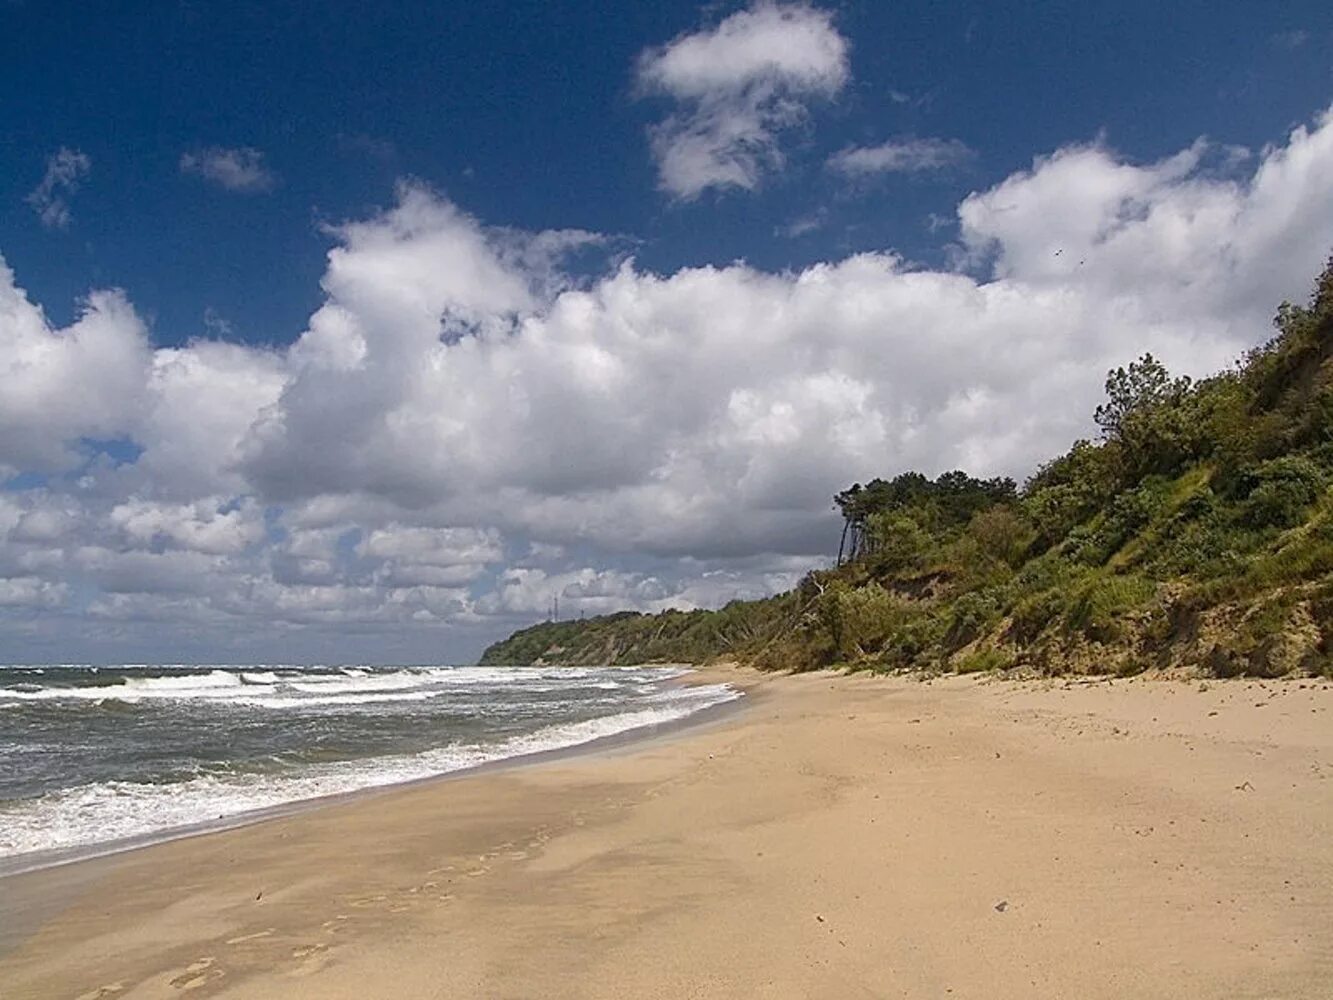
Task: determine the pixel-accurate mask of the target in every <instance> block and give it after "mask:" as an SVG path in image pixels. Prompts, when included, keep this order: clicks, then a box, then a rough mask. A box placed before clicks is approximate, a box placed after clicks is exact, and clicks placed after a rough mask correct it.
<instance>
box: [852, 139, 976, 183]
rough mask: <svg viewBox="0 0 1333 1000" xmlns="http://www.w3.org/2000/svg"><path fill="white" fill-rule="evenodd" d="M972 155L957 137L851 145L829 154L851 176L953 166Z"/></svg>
mask: <svg viewBox="0 0 1333 1000" xmlns="http://www.w3.org/2000/svg"><path fill="white" fill-rule="evenodd" d="M972 155H973V153H972V150H970V149H968V148H967V146H966V145H964V144H963V143H961V142H959V141H958V140H957V139H896V140H890V141H888V142H883V143H880V144H879V145H878V146H848V147H847V148H846V149H843V150H841V151H840V152H837V153H835V154H833V156H831V157H829V161H828V165H829V167H830V168H831V169H833V170H836V171H837V172H838V173H841V174H846V175H847V176H849V177H867V176H871V175H874V174H891V173H899V174H913V173H921V172H923V171H927V170H941V169H943V168H945V167H952V166H955V165H957V164H959V163H963V162H965V161H966V160H968V159H970V158H971V157H972Z"/></svg>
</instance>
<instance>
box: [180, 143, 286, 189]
mask: <svg viewBox="0 0 1333 1000" xmlns="http://www.w3.org/2000/svg"><path fill="white" fill-rule="evenodd" d="M180 169H181V173H183V174H194V175H195V176H197V177H202V178H203V179H204V180H206V181H208V182H209V183H211V184H216V185H217V186H218V187H220V188H222V189H224V190H226V191H235V192H237V193H239V194H259V193H262V192H264V191H272V190H273V188H274V187H276V186H277V183H278V178H277V175H276V174H274V173H273V171H272V170H270V169H269V167H268V164H267V163H266V162H265V158H264V154H263V152H262V151H260V150H258V149H255V148H254V147H253V146H237V147H227V146H209V147H207V148H204V149H197V150H193V151H192V152H187V153H182V154H181V159H180Z"/></svg>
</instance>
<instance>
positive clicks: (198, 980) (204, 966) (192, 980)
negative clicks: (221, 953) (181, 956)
mask: <svg viewBox="0 0 1333 1000" xmlns="http://www.w3.org/2000/svg"><path fill="white" fill-rule="evenodd" d="M214 961H215V959H214V958H213V956H212V955H208V956H206V957H205V958H201V959H198V960H197V961H194V962H191V963H190V964H189V965H187V966H186V967H185V971H184V972H182V973H181V974H180V975H179V976H177V977H176V978H175V979H172V980H171V985H172V986H174V987H176V989H178V990H194V989H198V988H199V987H200V986H203V985H204V984H205V983H210V982H212V981H213V980H215V979H220V978H222V975H223V973H222V970H221V969H219V968H218V967H217V966H216V965H214V964H213V963H214Z"/></svg>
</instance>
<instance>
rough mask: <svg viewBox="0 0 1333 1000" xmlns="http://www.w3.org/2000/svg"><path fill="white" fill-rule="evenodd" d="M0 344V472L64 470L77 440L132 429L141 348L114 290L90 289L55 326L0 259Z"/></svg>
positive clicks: (136, 324) (136, 323) (134, 320)
mask: <svg viewBox="0 0 1333 1000" xmlns="http://www.w3.org/2000/svg"><path fill="white" fill-rule="evenodd" d="M0 346H2V347H3V352H2V353H0V473H3V471H4V470H5V469H6V468H8V469H10V470H27V471H43V472H45V471H50V470H55V469H62V468H69V467H71V466H72V465H74V464H76V463H77V462H78V460H79V458H78V454H77V451H76V447H75V446H76V445H77V443H78V440H79V439H80V438H83V437H94V438H115V437H118V436H121V435H124V434H126V433H128V432H129V431H130V430H132V429H133V428H134V427H135V425H136V420H137V416H138V411H139V402H138V400H139V390H140V389H141V388H142V385H143V373H144V370H145V365H146V364H147V363H148V359H149V350H148V341H147V333H146V330H145V328H144V325H143V323H142V321H141V320H140V319H139V318H138V316H137V315H135V312H134V310H133V308H132V307H131V306H130V305H129V303H128V302H127V301H126V299H125V297H124V295H122V294H121V293H120V292H116V291H104V292H94V293H93V294H92V295H90V296H89V297H88V300H87V302H86V303H85V304H84V307H83V311H82V314H81V315H80V316H79V318H78V319H77V320H76V321H75V322H74V323H73V324H72V325H71V326H69V327H68V328H66V329H63V330H55V329H52V328H51V326H50V325H49V324H48V323H47V321H46V317H45V316H44V315H43V314H42V311H41V310H40V309H39V308H37V307H36V306H35V305H33V304H32V303H31V302H30V301H29V300H28V297H27V296H26V295H25V294H24V292H23V290H22V289H20V288H18V287H17V286H16V285H15V283H14V275H13V272H12V271H10V269H9V268H8V266H7V265H6V264H5V262H4V260H3V259H0Z"/></svg>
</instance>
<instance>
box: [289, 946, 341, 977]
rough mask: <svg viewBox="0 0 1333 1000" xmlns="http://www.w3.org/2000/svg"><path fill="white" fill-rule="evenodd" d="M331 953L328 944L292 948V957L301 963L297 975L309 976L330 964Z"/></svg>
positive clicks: (297, 968)
mask: <svg viewBox="0 0 1333 1000" xmlns="http://www.w3.org/2000/svg"><path fill="white" fill-rule="evenodd" d="M331 954H332V952H331V951H330V949H329V946H328V945H326V944H308V945H304V946H302V947H300V948H294V949H292V958H294V959H296V960H297V962H299V963H300V964H299V965H298V966H297V967H296V975H298V976H308V975H311V974H312V973H315V972H318V971H319V970H320V969H322V968H324V966H325V965H326V964H328V961H329V957H330V956H331Z"/></svg>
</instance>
